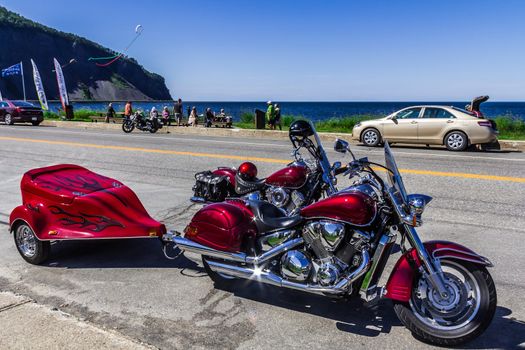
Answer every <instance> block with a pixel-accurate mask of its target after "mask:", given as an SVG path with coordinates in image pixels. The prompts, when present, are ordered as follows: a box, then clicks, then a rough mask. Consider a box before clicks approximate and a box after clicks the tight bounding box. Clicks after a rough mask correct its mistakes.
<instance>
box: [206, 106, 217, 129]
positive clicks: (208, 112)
mask: <svg viewBox="0 0 525 350" xmlns="http://www.w3.org/2000/svg"><path fill="white" fill-rule="evenodd" d="M214 118H215V115H214V114H213V112H212V111H211V108H206V124H205V126H206V127H207V128H209V127H211V125H212V124H213V119H214Z"/></svg>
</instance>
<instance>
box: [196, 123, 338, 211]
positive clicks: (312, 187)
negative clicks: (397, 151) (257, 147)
mask: <svg viewBox="0 0 525 350" xmlns="http://www.w3.org/2000/svg"><path fill="white" fill-rule="evenodd" d="M288 133H289V137H290V141H291V142H292V145H293V148H294V151H293V153H292V154H293V156H294V158H295V161H294V162H292V163H290V164H288V165H287V166H286V167H285V168H283V169H280V170H278V171H277V172H275V173H273V174H272V175H270V176H268V177H267V178H265V179H258V178H257V167H256V166H255V164H253V163H250V162H245V163H242V164H241V165H240V167H239V169H235V168H229V167H221V168H218V169H216V170H214V171H204V172H200V173H197V174H196V175H195V179H196V183H195V185H194V186H193V191H194V195H193V197H192V198H191V200H192V201H193V202H197V203H208V202H223V201H224V200H226V198H244V199H249V200H266V201H268V202H270V203H271V204H273V205H275V206H276V207H278V208H279V209H281V210H283V211H284V212H286V213H287V215H293V214H296V213H298V211H299V209H300V208H301V207H303V206H305V205H308V204H311V203H313V202H316V201H317V200H319V198H321V197H322V196H323V195H324V196H328V195H330V194H333V193H335V192H336V191H337V189H336V187H335V185H336V183H337V182H336V175H338V174H340V173H342V172H344V171H345V169H344V168H341V163H340V162H336V163H334V165H331V164H330V162H329V161H328V158H327V156H326V152H325V151H324V149H323V145H322V144H321V140H320V139H319V136H318V134H317V132H316V131H315V127H314V126H313V124H312V123H310V122H308V121H305V120H298V121H295V122H294V123H292V125H290V130H289V132H288ZM303 149H304V150H306V151H307V152H308V154H309V155H310V156H311V157H310V158H309V159H306V158H303V157H302V155H301V153H300V151H301V150H303Z"/></svg>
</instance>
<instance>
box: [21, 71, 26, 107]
mask: <svg viewBox="0 0 525 350" xmlns="http://www.w3.org/2000/svg"><path fill="white" fill-rule="evenodd" d="M20 70H21V72H22V90H24V101H26V83H25V81H24V62H22V61H20Z"/></svg>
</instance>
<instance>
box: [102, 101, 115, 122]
mask: <svg viewBox="0 0 525 350" xmlns="http://www.w3.org/2000/svg"><path fill="white" fill-rule="evenodd" d="M110 118H115V109H114V108H113V103H110V104H109V105H108V110H107V112H106V119H105V120H104V121H105V122H106V123H109V119H110ZM113 123H115V120H113Z"/></svg>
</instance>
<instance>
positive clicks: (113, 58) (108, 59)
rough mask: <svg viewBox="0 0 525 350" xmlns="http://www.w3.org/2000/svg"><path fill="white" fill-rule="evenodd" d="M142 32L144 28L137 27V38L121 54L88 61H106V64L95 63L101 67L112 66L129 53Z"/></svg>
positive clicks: (92, 58) (93, 58)
mask: <svg viewBox="0 0 525 350" xmlns="http://www.w3.org/2000/svg"><path fill="white" fill-rule="evenodd" d="M142 30H143V27H142V26H141V25H140V24H139V25H137V26H136V27H135V37H134V38H133V40H131V42H130V43H129V44H128V46H126V48H125V49H124V50H123V51H122V52H121V53H117V54H115V55H113V56H107V57H90V58H88V61H106V62H101V63H99V62H95V64H96V65H97V66H99V67H107V66H109V65H110V64H113V63H114V62H116V61H117V60H118V59H119V58H121V57H122V56H124V54H125V53H126V51H128V49H129V48H130V47H131V45H133V43H135V41H136V40H137V39H138V38H139V36H140V34H142Z"/></svg>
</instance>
